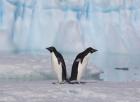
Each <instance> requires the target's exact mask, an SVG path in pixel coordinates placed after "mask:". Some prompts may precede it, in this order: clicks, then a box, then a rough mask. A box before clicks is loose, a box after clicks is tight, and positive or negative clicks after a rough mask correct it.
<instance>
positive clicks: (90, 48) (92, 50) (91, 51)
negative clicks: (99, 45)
mask: <svg viewBox="0 0 140 102" xmlns="http://www.w3.org/2000/svg"><path fill="white" fill-rule="evenodd" d="M86 51H88V52H89V53H94V52H96V51H98V50H96V49H94V48H92V47H88V48H87V49H86Z"/></svg>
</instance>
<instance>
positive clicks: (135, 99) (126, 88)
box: [0, 80, 140, 102]
mask: <svg viewBox="0 0 140 102" xmlns="http://www.w3.org/2000/svg"><path fill="white" fill-rule="evenodd" d="M86 82H89V83H86V84H83V85H81V84H79V85H70V84H61V85H60V84H52V81H47V80H46V81H30V82H27V81H26V82H3V83H1V84H0V102H71V101H73V102H139V101H140V96H139V95H140V82H133V83H132V82H130V83H129V82H128V83H113V82H104V81H88V80H87V81H86Z"/></svg>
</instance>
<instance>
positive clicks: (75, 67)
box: [69, 47, 97, 81]
mask: <svg viewBox="0 0 140 102" xmlns="http://www.w3.org/2000/svg"><path fill="white" fill-rule="evenodd" d="M96 51H97V50H96V49H93V48H91V47H89V48H87V49H86V50H84V51H83V52H81V53H79V54H78V55H77V56H76V58H75V60H74V62H73V65H72V71H71V77H70V79H69V80H70V81H72V80H77V74H78V65H79V62H81V63H82V62H83V59H84V58H85V56H86V55H87V54H88V53H94V52H96Z"/></svg>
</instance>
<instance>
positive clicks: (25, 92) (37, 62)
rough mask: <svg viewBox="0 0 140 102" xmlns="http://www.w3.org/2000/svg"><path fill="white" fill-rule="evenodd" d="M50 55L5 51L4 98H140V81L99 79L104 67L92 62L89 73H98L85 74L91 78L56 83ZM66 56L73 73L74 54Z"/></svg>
mask: <svg viewBox="0 0 140 102" xmlns="http://www.w3.org/2000/svg"><path fill="white" fill-rule="evenodd" d="M50 57H51V56H50V55H47V54H45V55H44V54H43V55H40V54H39V55H37V54H35V55H34V54H16V55H13V54H1V56H0V102H71V101H73V102H140V81H133V80H131V79H130V80H129V81H127V80H126V81H122V82H120V81H114V80H112V81H107V80H106V78H105V79H104V80H102V81H101V80H99V79H98V78H97V79H96V80H95V79H94V78H93V77H95V76H96V74H98V75H99V76H100V74H101V72H102V71H101V69H99V68H97V67H96V68H95V69H94V68H92V67H91V66H93V64H92V63H89V64H88V66H89V67H88V68H87V69H90V68H92V70H91V69H90V70H89V71H90V73H89V72H88V70H87V71H86V73H89V76H90V75H91V76H92V75H93V74H95V76H92V77H89V76H86V75H85V76H84V77H87V78H86V79H84V78H83V79H82V81H83V82H86V83H85V84H67V83H66V84H58V83H56V84H53V83H54V82H57V78H56V77H55V75H54V74H53V73H54V72H53V71H52V69H51V63H50V60H51V59H50ZM95 58H96V57H95ZM65 59H66V65H67V69H68V73H69V74H70V69H71V67H70V66H71V64H72V62H71V60H72V58H66V57H65ZM93 62H94V64H95V61H93ZM94 66H95V65H94ZM103 71H104V73H106V70H105V69H104V70H103ZM99 73H100V74H99ZM102 74H103V73H102ZM111 77H114V76H113V74H112V76H111ZM118 77H120V76H118ZM112 79H113V78H112Z"/></svg>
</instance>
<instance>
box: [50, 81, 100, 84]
mask: <svg viewBox="0 0 140 102" xmlns="http://www.w3.org/2000/svg"><path fill="white" fill-rule="evenodd" d="M97 82H98V81H80V82H77V81H72V82H70V81H69V82H61V83H59V82H52V84H54V85H57V84H59V85H64V84H69V85H86V84H92V83H97Z"/></svg>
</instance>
